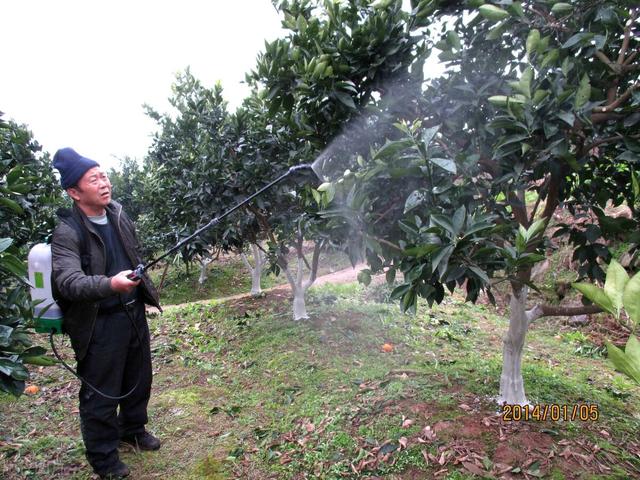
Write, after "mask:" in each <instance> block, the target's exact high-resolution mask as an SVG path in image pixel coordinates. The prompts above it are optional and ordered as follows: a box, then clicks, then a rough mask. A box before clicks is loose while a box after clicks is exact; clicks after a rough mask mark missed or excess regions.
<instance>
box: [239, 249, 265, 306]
mask: <svg viewBox="0 0 640 480" xmlns="http://www.w3.org/2000/svg"><path fill="white" fill-rule="evenodd" d="M251 252H252V255H253V262H254V264H255V266H252V265H251V262H249V259H248V258H247V255H246V254H245V253H244V252H242V255H241V256H242V261H243V262H244V264H245V266H246V267H247V269H248V270H249V272H250V273H251V295H252V296H253V297H259V296H260V295H262V285H261V281H262V269H263V267H264V263H265V255H264V253H263V252H262V250H261V249H260V247H259V246H258V245H257V244H255V243H252V244H251Z"/></svg>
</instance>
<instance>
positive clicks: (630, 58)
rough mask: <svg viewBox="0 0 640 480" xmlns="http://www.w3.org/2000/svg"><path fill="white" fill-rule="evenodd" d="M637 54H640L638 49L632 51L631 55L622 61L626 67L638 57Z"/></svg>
mask: <svg viewBox="0 0 640 480" xmlns="http://www.w3.org/2000/svg"><path fill="white" fill-rule="evenodd" d="M637 55H638V51H637V50H636V51H635V52H633V53H631V55H629V56H628V57H627V59H626V60H625V61H624V62H623V63H622V65H623V66H625V67H628V66H629V65H630V64H631V62H633V60H634V59H635V58H636V56H637Z"/></svg>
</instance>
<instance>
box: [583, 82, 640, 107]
mask: <svg viewBox="0 0 640 480" xmlns="http://www.w3.org/2000/svg"><path fill="white" fill-rule="evenodd" d="M638 88H640V83H636V84H634V85H631V86H630V87H629V88H628V89H627V91H626V92H624V93H623V94H622V95H620V97H619V98H618V99H617V100H616V101H615V102H613V103H610V104H609V105H605V106H604V107H596V108H594V109H593V112H595V113H607V112H611V111H613V110H615V109H616V108H618V107H619V106H620V105H622V104H623V103H624V102H626V101H627V100H629V99H630V98H631V95H633V91H634V90H636V89H638Z"/></svg>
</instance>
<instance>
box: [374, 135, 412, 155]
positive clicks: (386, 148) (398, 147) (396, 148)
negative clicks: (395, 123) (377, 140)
mask: <svg viewBox="0 0 640 480" xmlns="http://www.w3.org/2000/svg"><path fill="white" fill-rule="evenodd" d="M411 145H412V141H411V140H409V139H403V140H395V141H390V142H387V143H385V144H384V145H383V146H382V147H381V148H380V150H378V151H377V152H376V154H375V156H374V157H373V158H374V160H376V159H383V158H387V157H392V156H394V155H395V154H397V153H398V152H401V151H402V150H404V149H405V148H408V147H409V146H411Z"/></svg>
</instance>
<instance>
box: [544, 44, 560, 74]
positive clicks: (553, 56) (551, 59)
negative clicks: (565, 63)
mask: <svg viewBox="0 0 640 480" xmlns="http://www.w3.org/2000/svg"><path fill="white" fill-rule="evenodd" d="M558 57H560V51H559V50H558V49H557V48H554V49H553V50H551V51H549V53H547V54H546V55H545V56H544V58H543V59H542V63H541V64H540V68H541V69H543V68H545V67H547V66H553V65H554V64H555V62H556V61H557V60H558Z"/></svg>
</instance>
